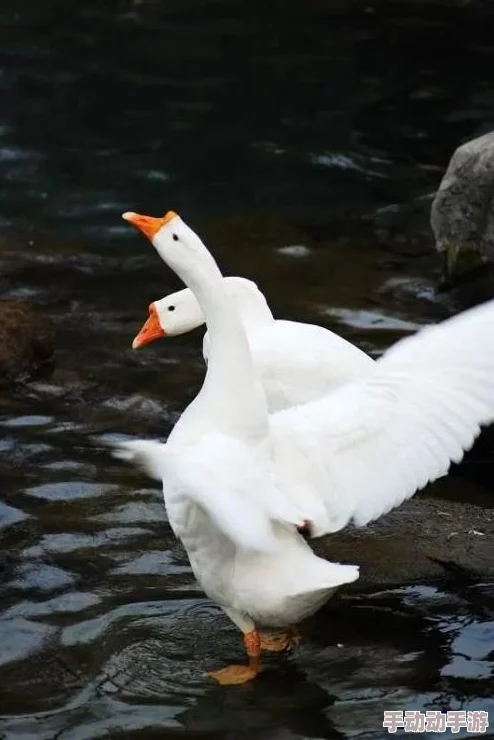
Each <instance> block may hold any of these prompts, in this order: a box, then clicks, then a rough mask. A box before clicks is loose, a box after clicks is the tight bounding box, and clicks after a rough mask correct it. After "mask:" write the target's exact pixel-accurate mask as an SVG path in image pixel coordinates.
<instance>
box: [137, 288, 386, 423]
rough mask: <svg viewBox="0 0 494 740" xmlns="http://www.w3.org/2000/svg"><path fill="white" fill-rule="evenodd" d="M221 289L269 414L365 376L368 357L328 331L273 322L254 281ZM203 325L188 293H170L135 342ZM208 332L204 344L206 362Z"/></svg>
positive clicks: (154, 307) (153, 307)
mask: <svg viewBox="0 0 494 740" xmlns="http://www.w3.org/2000/svg"><path fill="white" fill-rule="evenodd" d="M223 284H224V286H225V288H226V291H227V293H228V295H229V296H230V299H231V300H232V301H233V303H234V304H235V306H236V309H237V311H238V313H239V315H240V318H241V320H242V324H243V326H244V329H245V332H246V335H247V340H248V342H249V347H250V350H251V355H252V360H253V363H254V367H255V370H256V372H257V374H258V376H259V379H260V381H261V384H262V386H263V389H264V392H265V394H266V399H267V403H268V411H270V412H273V411H280V410H281V409H284V408H288V407H290V406H296V405H297V404H301V403H306V402H307V401H312V400H314V399H316V398H320V397H321V396H323V395H325V394H326V393H329V392H330V391H331V390H334V389H335V388H339V387H340V386H341V385H344V384H345V383H347V382H349V381H351V380H354V379H355V378H359V377H361V376H363V375H365V374H366V373H367V372H368V371H369V369H370V368H371V367H372V365H373V362H374V361H373V360H372V358H371V357H369V355H367V354H366V353H365V352H363V351H362V350H361V349H359V348H358V347H356V346H355V345H354V344H351V343H350V342H348V341H346V340H345V339H343V338H342V337H340V336H338V334H335V333H334V332H332V331H330V330H329V329H325V328H323V327H322V326H317V325H315V324H305V323H302V322H298V321H286V320H283V319H275V318H274V316H273V314H272V312H271V309H270V308H269V305H268V303H267V301H266V298H265V296H264V295H263V293H262V292H261V291H260V290H259V288H258V287H257V285H256V284H255V283H254V282H252V280H247V279H246V278H242V277H224V278H223ZM203 323H204V316H203V314H202V311H201V308H200V306H199V303H198V301H197V299H196V297H195V296H194V294H193V292H192V291H191V290H190V288H185V289H184V290H180V291H177V292H176V293H171V294H170V295H168V296H165V297H164V298H161V299H160V300H158V301H154V303H152V304H151V305H150V306H149V318H148V319H147V321H146V323H145V324H144V325H143V327H142V329H141V330H140V332H139V333H138V334H137V336H136V337H135V339H134V341H133V345H132V346H133V347H134V348H137V347H141V346H143V345H144V344H148V343H149V342H151V341H153V340H154V339H158V338H159V337H164V336H177V335H179V334H184V333H186V332H189V331H191V330H192V329H195V328H196V327H198V326H201V325H202V324H203ZM210 352H211V348H210V337H209V332H208V331H206V333H205V335H204V340H203V355H204V360H205V361H206V363H207V362H208V359H209V355H210Z"/></svg>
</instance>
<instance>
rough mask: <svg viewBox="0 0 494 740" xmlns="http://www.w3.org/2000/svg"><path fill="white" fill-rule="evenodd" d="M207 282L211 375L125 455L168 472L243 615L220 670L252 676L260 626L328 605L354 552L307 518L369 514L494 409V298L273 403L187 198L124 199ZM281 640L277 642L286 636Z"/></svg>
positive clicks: (214, 579) (186, 540) (223, 594)
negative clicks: (289, 403)
mask: <svg viewBox="0 0 494 740" xmlns="http://www.w3.org/2000/svg"><path fill="white" fill-rule="evenodd" d="M124 218H126V219H127V220H128V221H130V222H131V223H133V224H134V225H135V226H136V227H138V228H139V229H140V230H141V231H142V232H143V233H144V234H146V235H147V236H148V238H149V239H150V240H151V241H152V243H153V245H154V246H155V248H156V249H157V251H158V252H159V254H160V256H161V257H162V259H163V260H165V262H166V263H167V264H168V265H169V266H170V267H171V268H172V269H173V270H174V271H175V272H176V273H177V274H178V275H179V276H180V277H181V278H182V280H184V282H186V284H187V285H188V287H189V288H190V289H191V290H192V291H193V292H194V294H195V295H196V297H197V300H198V302H199V305H200V306H201V309H202V312H203V314H204V316H205V318H206V323H207V327H208V331H209V334H210V340H211V351H210V359H209V364H208V368H207V372H206V377H205V380H204V384H203V386H202V388H201V390H200V392H199V394H198V395H197V397H196V398H195V399H194V401H193V402H192V403H191V404H190V406H189V407H188V408H187V409H186V410H185V412H184V413H183V415H182V417H181V418H180V419H179V421H178V422H177V424H176V425H175V427H174V429H173V430H172V432H171V434H170V436H169V438H168V442H167V443H166V444H160V443H158V442H152V441H147V440H137V441H133V442H127V443H122V444H120V445H119V446H118V449H119V453H118V454H120V456H122V457H125V458H126V459H130V460H133V461H134V462H135V463H137V464H141V465H143V466H144V467H145V468H146V470H147V471H148V472H149V474H151V475H152V476H153V477H155V478H158V479H162V480H163V490H164V496H165V502H166V506H167V510H168V516H169V520H170V524H171V526H172V528H173V530H174V532H175V534H176V535H177V537H178V538H180V539H181V540H182V542H183V544H184V545H185V548H186V550H187V552H188V554H189V558H190V562H191V566H192V569H193V571H194V573H195V576H196V577H197V579H198V581H199V582H200V583H201V585H202V587H203V589H204V591H205V592H206V594H207V595H208V596H210V597H211V598H212V599H214V600H215V601H216V602H217V603H218V604H220V605H221V606H222V607H223V609H224V611H225V612H226V614H227V615H228V616H229V617H230V618H231V619H232V621H233V622H234V623H235V624H236V625H237V626H238V627H239V628H240V629H241V630H242V632H243V635H244V643H245V646H246V649H247V653H248V656H249V662H248V664H247V665H243V666H230V667H228V668H224V669H222V670H219V671H216V672H215V673H213V674H211V675H213V676H214V677H215V678H216V679H217V680H218V681H219V682H220V683H224V684H231V683H243V682H244V681H247V680H249V679H251V678H253V677H254V676H255V675H256V674H257V673H258V671H259V668H260V651H261V647H262V646H263V645H264V646H266V647H267V648H268V649H269V648H271V649H273V648H276V647H278V648H279V647H281V646H284V645H286V644H288V642H289V637H288V636H286V637H282V636H280V637H279V638H278V640H273V641H272V642H269V640H266V639H265V640H263V638H262V635H261V634H260V632H259V627H260V626H264V625H265V626H273V627H289V626H290V625H292V624H294V623H296V622H298V621H299V620H301V619H303V618H305V617H307V616H308V615H310V614H311V613H313V612H314V611H316V610H317V609H318V608H319V607H320V606H321V605H322V604H323V603H324V602H325V601H326V600H327V599H328V598H329V596H330V595H331V594H332V593H333V592H334V590H335V588H336V587H337V586H340V585H342V584H344V583H348V582H351V581H353V580H355V579H356V578H357V577H358V569H357V567H355V566H351V565H337V564H334V563H329V562H326V561H324V560H322V559H320V558H318V557H316V556H315V555H314V554H313V553H312V551H311V549H310V548H309V547H308V545H307V544H306V542H305V541H304V539H303V538H302V537H301V536H300V535H299V534H298V532H297V530H296V527H297V526H300V525H301V523H302V522H303V520H309V521H310V522H311V524H312V534H314V535H321V534H324V533H326V532H333V531H336V530H338V529H341V528H342V527H344V526H345V525H346V524H347V523H349V522H350V521H353V522H354V523H355V524H357V525H364V524H366V523H367V522H369V521H371V520H372V519H376V518H377V517H379V516H381V515H382V514H384V513H385V512H387V511H389V510H390V509H391V508H393V507H394V506H398V505H399V504H400V503H401V502H402V501H404V500H405V499H407V498H409V497H410V496H412V495H413V493H414V492H415V491H416V490H417V489H419V488H422V487H423V486H424V485H425V484H426V483H427V482H428V481H432V480H434V479H436V478H438V477H440V476H442V475H444V474H445V473H446V472H447V470H448V467H449V465H450V462H451V461H455V462H456V461H459V460H460V459H461V457H462V455H463V451H464V450H466V449H468V448H469V447H470V446H471V445H472V444H473V441H474V439H475V437H476V436H477V435H478V433H479V432H480V424H486V423H490V422H492V421H493V420H494V351H493V348H494V301H491V302H489V303H487V304H485V305H483V306H480V307H477V308H475V309H472V310H470V311H467V312H465V313H463V314H461V315H460V316H457V317H455V318H453V319H449V320H448V321H446V322H444V323H443V324H440V325H438V326H434V327H428V328H427V329H425V330H423V331H422V332H420V333H419V334H417V335H415V336H413V337H410V338H407V339H404V340H402V341H401V342H399V343H398V344H396V345H395V346H394V347H393V348H392V349H391V350H390V351H389V352H387V353H386V354H385V355H384V357H383V358H381V359H380V360H379V361H377V362H376V363H374V365H373V367H372V368H371V372H370V373H368V374H367V376H366V377H365V378H363V379H360V380H357V381H354V382H352V383H349V384H347V385H346V386H344V387H343V388H341V389H339V390H338V391H336V392H334V393H331V394H329V395H327V396H325V397H324V398H323V399H320V400H318V401H313V402H311V403H308V404H305V405H303V406H296V407H294V408H290V409H287V410H284V411H280V412H278V413H276V414H272V415H271V416H269V415H268V414H267V411H266V405H265V398H264V394H263V392H262V389H261V386H260V383H259V381H258V379H257V376H256V374H255V372H254V367H253V364H252V360H251V356H250V352H249V347H248V343H247V340H246V337H245V332H244V329H243V326H242V324H241V320H240V318H239V316H238V315H237V313H236V310H235V306H234V305H233V303H232V300H231V298H230V296H229V295H228V293H227V292H226V291H225V288H224V284H223V281H222V277H221V273H220V272H219V270H218V267H217V266H216V263H215V262H214V260H213V258H212V256H211V255H210V253H209V252H208V251H207V249H206V247H205V246H204V245H203V243H202V242H201V240H200V239H199V237H198V236H197V235H196V234H195V233H194V232H193V231H192V230H191V229H190V228H189V227H188V226H186V224H185V223H184V222H183V221H182V220H181V219H180V218H179V217H178V216H177V215H176V214H174V213H173V212H169V213H168V214H167V215H166V216H164V217H163V218H152V217H148V216H140V215H138V214H135V213H127V214H124ZM273 643H274V644H273Z"/></svg>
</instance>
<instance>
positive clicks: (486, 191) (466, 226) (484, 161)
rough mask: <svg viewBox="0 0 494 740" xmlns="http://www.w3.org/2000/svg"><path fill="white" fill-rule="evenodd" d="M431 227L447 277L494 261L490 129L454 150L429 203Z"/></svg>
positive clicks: (493, 153)
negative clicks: (441, 255) (432, 199)
mask: <svg viewBox="0 0 494 740" xmlns="http://www.w3.org/2000/svg"><path fill="white" fill-rule="evenodd" d="M431 226H432V230H433V232H434V236H435V239H436V248H437V250H438V251H439V252H441V253H442V254H444V256H445V261H446V270H447V272H448V274H449V275H450V276H452V277H454V276H458V275H461V274H464V273H465V272H468V271H470V270H472V269H474V268H476V267H478V266H479V265H482V264H485V263H490V262H494V131H493V132H490V133H488V134H485V135H484V136H480V137H478V138H477V139H472V141H467V142H466V143H465V144H462V145H461V146H459V147H458V149H456V151H455V152H454V154H453V156H452V157H451V160H450V162H449V165H448V169H447V170H446V173H445V175H444V177H443V179H442V181H441V184H440V186H439V190H438V191H437V193H436V196H435V198H434V201H433V203H432V209H431Z"/></svg>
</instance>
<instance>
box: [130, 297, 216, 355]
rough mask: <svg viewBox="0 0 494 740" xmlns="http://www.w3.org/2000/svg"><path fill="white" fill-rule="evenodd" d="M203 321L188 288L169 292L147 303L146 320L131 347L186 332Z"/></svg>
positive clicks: (136, 347) (137, 346)
mask: <svg viewBox="0 0 494 740" xmlns="http://www.w3.org/2000/svg"><path fill="white" fill-rule="evenodd" d="M203 323H204V317H203V315H202V311H201V309H200V307H199V304H198V302H197V300H196V299H195V297H194V294H193V293H192V291H191V290H189V288H184V290H179V291H177V292H176V293H170V295H167V296H165V297H164V298H161V299H160V300H159V301H153V303H151V304H150V305H149V308H148V318H147V321H146V322H145V324H144V325H143V326H142V328H141V329H140V330H139V333H138V334H137V335H136V337H135V339H134V341H133V342H132V349H138V348H139V347H144V345H145V344H149V343H150V342H154V340H155V339H160V338H161V337H166V336H168V337H176V336H179V335H180V334H186V333H187V332H189V331H192V330H193V329H196V328H197V327H198V326H201V324H203Z"/></svg>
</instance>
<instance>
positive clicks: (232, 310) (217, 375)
mask: <svg viewBox="0 0 494 740" xmlns="http://www.w3.org/2000/svg"><path fill="white" fill-rule="evenodd" d="M191 234H192V235H193V236H194V237H195V238H196V239H197V242H196V243H195V245H194V254H193V258H191V256H190V255H187V258H186V259H183V260H181V259H175V256H174V258H173V259H169V258H168V257H167V258H166V261H167V262H168V264H169V265H170V267H172V269H173V270H174V271H175V272H176V273H177V274H178V276H179V277H180V278H181V279H182V280H183V282H184V283H185V284H186V285H187V287H188V288H190V289H191V291H192V292H193V293H194V295H195V297H196V299H197V302H198V303H199V306H200V307H201V311H202V313H203V316H204V318H205V321H206V325H207V328H208V332H209V338H210V358H209V363H208V367H207V372H206V377H205V379H204V383H203V386H202V388H201V390H200V392H199V394H198V395H197V396H196V398H195V399H194V401H193V402H192V404H190V406H189V407H188V409H187V410H186V412H185V414H184V415H183V417H182V418H184V417H186V419H187V422H190V421H192V420H194V422H195V423H198V422H199V421H200V422H201V423H202V424H203V425H204V423H205V422H206V424H205V426H206V428H211V427H214V428H215V429H221V430H222V431H227V432H228V433H229V434H235V435H236V436H239V437H242V438H248V439H253V438H259V437H261V436H263V435H265V434H266V432H267V425H268V413H267V406H266V399H265V395H264V391H263V390H262V387H261V384H260V382H259V380H258V379H257V376H256V373H255V370H254V366H253V363H252V358H251V354H250V349H249V345H248V342H247V338H246V335H245V330H244V327H243V324H242V321H241V320H240V317H239V314H238V311H237V308H236V305H235V302H234V301H233V300H232V298H231V296H230V295H229V293H228V291H227V290H226V286H225V284H224V281H223V276H222V274H221V272H220V270H219V268H218V266H217V264H216V262H215V261H214V259H213V257H212V255H211V254H210V253H209V252H208V250H207V249H206V247H205V246H204V245H203V244H202V242H201V241H200V240H199V238H198V237H197V235H196V234H194V232H192V231H191ZM155 246H156V248H157V249H158V251H160V250H159V246H158V245H155ZM184 249H186V247H184ZM179 250H180V247H179V248H178V249H177V256H179V255H180V251H179ZM162 256H163V255H162ZM184 421H185V418H184Z"/></svg>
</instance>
